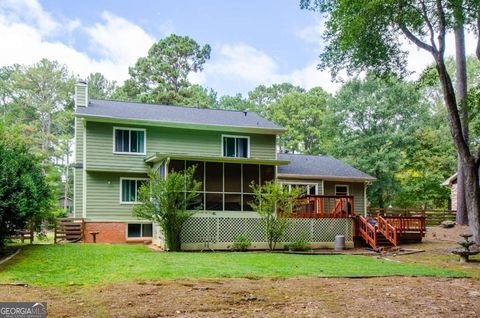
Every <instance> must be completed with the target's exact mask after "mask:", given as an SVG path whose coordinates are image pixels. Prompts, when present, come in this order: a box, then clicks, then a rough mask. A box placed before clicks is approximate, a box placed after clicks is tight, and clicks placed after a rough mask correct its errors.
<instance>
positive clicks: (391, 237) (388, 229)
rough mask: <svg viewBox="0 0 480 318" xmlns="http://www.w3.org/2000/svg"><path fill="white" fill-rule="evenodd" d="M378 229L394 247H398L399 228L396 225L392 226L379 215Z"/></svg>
mask: <svg viewBox="0 0 480 318" xmlns="http://www.w3.org/2000/svg"><path fill="white" fill-rule="evenodd" d="M377 227H378V231H379V232H380V233H382V234H383V236H385V238H386V239H387V240H388V241H390V243H392V244H393V246H397V245H398V237H397V228H396V227H395V225H392V224H391V222H390V221H387V220H386V219H385V218H383V217H382V216H380V215H379V216H377Z"/></svg>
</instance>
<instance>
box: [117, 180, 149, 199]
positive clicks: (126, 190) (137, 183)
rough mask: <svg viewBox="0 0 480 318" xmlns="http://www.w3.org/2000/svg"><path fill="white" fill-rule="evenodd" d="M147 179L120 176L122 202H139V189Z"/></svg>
mask: <svg viewBox="0 0 480 318" xmlns="http://www.w3.org/2000/svg"><path fill="white" fill-rule="evenodd" d="M146 182H147V179H124V178H120V202H121V203H136V202H138V189H139V188H140V187H141V186H142V184H144V183H146Z"/></svg>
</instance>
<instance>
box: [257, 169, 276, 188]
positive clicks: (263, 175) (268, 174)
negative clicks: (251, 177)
mask: <svg viewBox="0 0 480 318" xmlns="http://www.w3.org/2000/svg"><path fill="white" fill-rule="evenodd" d="M274 179H275V167H274V166H265V165H262V166H261V167H260V182H261V184H262V185H264V184H265V183H267V182H269V181H273V180H274Z"/></svg>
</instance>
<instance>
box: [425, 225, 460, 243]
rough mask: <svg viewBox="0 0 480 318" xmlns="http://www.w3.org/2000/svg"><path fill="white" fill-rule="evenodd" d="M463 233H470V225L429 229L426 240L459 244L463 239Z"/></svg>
mask: <svg viewBox="0 0 480 318" xmlns="http://www.w3.org/2000/svg"><path fill="white" fill-rule="evenodd" d="M462 233H470V230H469V229H468V225H455V226H454V227H452V228H449V229H446V228H443V227H442V226H435V227H430V228H428V229H427V233H426V235H425V240H427V241H451V242H457V241H459V240H460V239H461V237H460V234H462Z"/></svg>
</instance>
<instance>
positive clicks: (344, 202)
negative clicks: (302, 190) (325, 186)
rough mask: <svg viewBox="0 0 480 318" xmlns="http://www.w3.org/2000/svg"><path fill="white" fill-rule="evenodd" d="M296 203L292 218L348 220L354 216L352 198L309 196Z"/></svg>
mask: <svg viewBox="0 0 480 318" xmlns="http://www.w3.org/2000/svg"><path fill="white" fill-rule="evenodd" d="M297 202H298V205H297V206H296V208H295V211H294V213H292V215H291V217H292V218H308V219H311V218H314V219H323V218H349V217H353V216H354V215H355V211H354V202H353V196H340V195H309V196H306V197H304V198H301V199H298V200H297Z"/></svg>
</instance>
